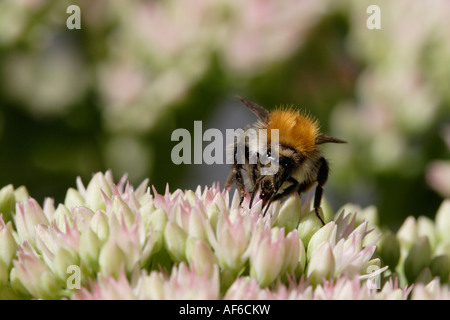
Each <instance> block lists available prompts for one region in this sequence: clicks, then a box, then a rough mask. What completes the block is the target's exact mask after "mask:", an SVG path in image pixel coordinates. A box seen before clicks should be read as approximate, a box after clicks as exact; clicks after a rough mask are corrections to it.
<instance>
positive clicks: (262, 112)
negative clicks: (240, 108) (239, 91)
mask: <svg viewBox="0 0 450 320" xmlns="http://www.w3.org/2000/svg"><path fill="white" fill-rule="evenodd" d="M236 97H237V98H238V99H239V100H241V102H242V103H243V104H244V105H245V106H246V107H247V108H249V109H250V110H251V111H252V112H253V113H254V114H256V116H257V117H258V118H259V120H261V121H262V122H264V123H268V122H269V120H270V112H269V111H268V110H266V109H265V108H264V107H261V106H260V105H259V104H257V103H254V102H251V101H248V100H245V99H244V98H242V97H240V96H236Z"/></svg>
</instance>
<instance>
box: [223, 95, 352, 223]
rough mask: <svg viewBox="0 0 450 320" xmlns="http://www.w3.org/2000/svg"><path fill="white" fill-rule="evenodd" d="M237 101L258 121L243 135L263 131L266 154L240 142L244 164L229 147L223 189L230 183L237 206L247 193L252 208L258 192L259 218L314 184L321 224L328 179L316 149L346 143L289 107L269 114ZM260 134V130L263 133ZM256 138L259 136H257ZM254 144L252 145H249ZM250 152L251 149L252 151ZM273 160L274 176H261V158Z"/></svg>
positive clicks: (326, 163) (322, 159)
mask: <svg viewBox="0 0 450 320" xmlns="http://www.w3.org/2000/svg"><path fill="white" fill-rule="evenodd" d="M238 98H239V99H240V100H241V102H242V103H243V104H244V105H245V106H246V107H247V108H248V109H249V110H251V111H252V112H253V113H254V114H255V115H256V116H257V117H258V121H257V122H256V123H255V124H254V125H253V127H247V128H246V130H245V131H244V132H247V131H248V130H249V129H253V130H254V131H256V132H261V130H259V129H265V130H266V131H265V132H267V140H266V141H267V148H266V149H265V150H267V154H262V153H260V152H259V151H260V149H258V151H256V154H255V151H252V146H251V145H250V142H249V140H250V139H247V140H244V141H245V145H244V147H245V148H244V149H245V152H244V157H245V159H244V160H245V161H243V163H242V161H241V162H239V161H237V153H238V144H237V143H236V142H234V144H233V145H232V146H231V148H232V151H233V156H234V159H233V160H234V161H232V170H231V172H230V175H229V177H228V179H227V181H226V184H225V187H226V188H227V189H228V188H230V187H231V186H232V185H233V183H234V182H236V187H237V189H238V191H239V195H240V203H241V204H242V201H243V200H244V197H245V190H248V191H249V193H250V196H251V197H250V204H249V207H250V208H251V207H252V204H253V201H254V198H255V195H256V194H257V192H258V191H260V193H259V197H260V199H261V200H262V205H263V207H262V208H263V209H264V211H263V215H265V214H266V212H267V210H268V208H269V206H270V205H271V204H272V203H273V202H274V201H277V200H281V199H283V198H285V197H288V196H289V195H292V194H294V193H298V194H299V195H301V194H302V193H304V192H307V191H308V190H309V189H311V187H313V185H314V184H317V186H316V190H315V196H314V211H315V213H316V215H317V217H318V219H319V220H320V221H321V223H322V225H324V224H325V222H324V221H323V219H322V217H321V216H320V214H319V209H320V204H321V200H322V194H323V187H324V185H325V183H326V182H327V179H328V174H329V166H328V162H327V160H326V159H325V158H324V157H323V156H322V153H321V151H320V149H319V146H320V145H321V144H323V143H346V141H343V140H340V139H337V138H333V137H331V136H328V135H325V134H323V133H320V131H319V123H318V121H317V120H316V119H315V118H314V117H312V116H311V115H310V114H308V113H306V112H304V111H300V110H296V109H294V108H292V107H289V108H278V109H276V110H274V111H272V112H270V111H268V110H266V109H265V108H263V107H262V106H260V105H258V104H256V103H254V102H250V101H247V100H245V99H243V98H241V97H238ZM274 129H277V130H278V131H277V132H278V144H277V145H276V146H277V149H278V156H277V159H274V158H273V157H272V151H273V150H272V147H271V145H269V142H270V137H271V135H270V132H271V131H272V130H274ZM263 132H264V131H263ZM258 138H260V137H258ZM253 143H254V142H253ZM253 150H254V149H253ZM263 155H264V156H266V157H268V158H270V159H271V160H272V161H277V165H278V166H277V168H278V170H277V171H276V173H274V174H262V169H264V168H266V167H267V166H268V164H267V163H266V164H263V163H262V161H261V159H262V156H263ZM251 156H256V159H257V161H254V163H251V162H250V161H249V160H250V158H251Z"/></svg>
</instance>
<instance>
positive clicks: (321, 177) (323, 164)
mask: <svg viewBox="0 0 450 320" xmlns="http://www.w3.org/2000/svg"><path fill="white" fill-rule="evenodd" d="M328 172H329V167H328V162H327V161H326V160H325V158H320V167H319V172H318V173H317V187H316V193H315V195H314V211H315V212H316V216H317V218H319V220H320V222H322V225H325V222H324V221H323V219H322V217H321V216H320V214H319V209H320V202H321V200H322V194H323V186H324V184H325V183H326V182H327V179H328Z"/></svg>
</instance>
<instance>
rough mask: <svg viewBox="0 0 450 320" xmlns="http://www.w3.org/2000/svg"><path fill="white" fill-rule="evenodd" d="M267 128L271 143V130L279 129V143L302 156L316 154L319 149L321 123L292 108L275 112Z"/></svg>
mask: <svg viewBox="0 0 450 320" xmlns="http://www.w3.org/2000/svg"><path fill="white" fill-rule="evenodd" d="M265 128H266V129H267V135H268V140H269V141H270V137H271V131H270V130H272V129H278V130H279V132H278V134H279V142H280V143H281V144H284V145H286V146H289V147H291V148H294V149H295V150H296V151H297V152H298V153H300V154H305V153H310V152H314V151H315V150H316V149H317V147H316V138H317V136H318V134H319V123H318V122H317V120H316V119H314V118H313V117H312V116H310V115H309V114H307V113H305V112H302V111H299V110H295V109H292V108H288V109H277V110H274V111H272V113H271V117H270V121H269V122H268V123H267V125H266V127H265Z"/></svg>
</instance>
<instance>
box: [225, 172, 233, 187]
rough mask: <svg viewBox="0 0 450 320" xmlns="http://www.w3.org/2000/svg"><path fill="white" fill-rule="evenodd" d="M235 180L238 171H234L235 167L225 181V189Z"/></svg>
mask: <svg viewBox="0 0 450 320" xmlns="http://www.w3.org/2000/svg"><path fill="white" fill-rule="evenodd" d="M235 180H236V172H234V168H233V169H232V170H231V172H230V174H229V175H228V178H227V181H226V182H225V189H228V188H230V187H231V186H232V184H233V182H234V181H235Z"/></svg>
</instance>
